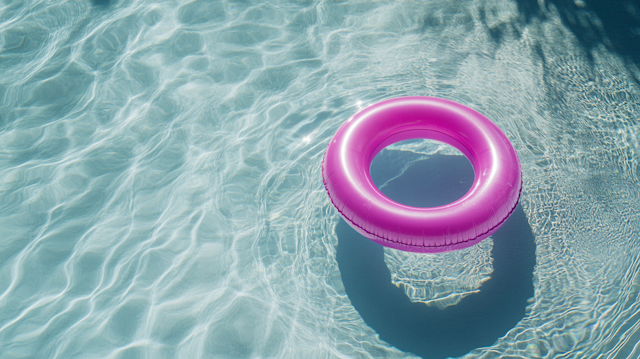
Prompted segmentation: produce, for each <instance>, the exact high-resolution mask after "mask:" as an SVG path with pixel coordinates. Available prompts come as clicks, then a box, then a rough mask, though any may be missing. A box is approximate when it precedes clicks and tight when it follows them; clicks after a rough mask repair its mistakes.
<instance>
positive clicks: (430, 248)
mask: <svg viewBox="0 0 640 359" xmlns="http://www.w3.org/2000/svg"><path fill="white" fill-rule="evenodd" d="M402 101H425V102H436V103H440V104H444V105H446V106H452V107H457V108H458V109H464V110H466V111H468V112H469V113H471V114H472V115H474V116H477V117H478V118H482V119H484V120H483V121H485V122H488V123H489V124H490V126H488V127H492V130H493V131H496V132H498V133H499V134H500V135H501V137H502V139H503V140H504V142H505V144H506V146H507V147H508V150H510V151H511V152H512V153H513V160H514V161H515V163H513V167H514V168H513V170H514V171H517V172H518V173H517V177H519V181H518V183H517V185H518V191H517V195H515V196H513V195H512V196H511V197H510V198H508V199H509V201H508V202H511V206H509V207H510V208H509V209H508V211H507V212H506V215H504V216H503V217H501V218H499V219H498V217H495V218H493V219H498V221H497V222H496V223H495V224H493V225H492V226H491V227H490V228H488V229H486V230H484V231H482V232H481V233H477V228H475V226H474V228H475V230H476V235H475V236H474V237H471V238H468V239H466V240H462V241H458V242H456V243H447V244H437V243H436V244H435V245H416V244H408V243H403V242H400V241H394V240H392V239H388V238H384V237H381V236H379V235H377V234H376V233H374V232H372V231H370V230H367V229H366V228H364V226H363V223H359V222H358V221H356V220H353V219H352V218H350V216H348V215H347V214H345V213H344V212H343V211H342V210H341V209H340V207H339V205H338V203H337V201H335V200H334V196H333V195H332V191H331V189H330V185H329V181H328V178H327V177H326V161H327V153H329V150H330V148H331V145H332V143H333V142H334V139H335V138H336V137H338V134H339V133H340V131H342V130H343V128H345V127H347V126H348V123H349V122H350V121H351V120H353V119H354V118H357V117H359V116H365V115H366V113H367V112H368V111H371V109H373V108H375V107H381V106H384V105H387V104H391V105H393V103H395V102H402ZM412 131H414V132H420V131H423V132H439V131H437V130H436V131H434V130H427V129H424V130H412ZM400 132H403V131H398V132H395V133H393V132H391V135H389V136H388V137H386V138H385V139H384V140H382V141H379V142H377V143H370V145H372V146H373V145H375V146H376V149H375V150H373V151H371V156H370V158H369V159H367V160H366V161H367V162H366V164H367V165H368V166H369V165H370V164H371V160H373V157H375V155H376V154H377V153H378V152H379V151H380V150H382V149H383V148H384V147H386V146H388V145H391V144H392V143H395V142H398V141H401V140H402V139H409V138H429V139H437V140H439V141H440V142H444V143H447V144H449V145H451V146H453V147H455V148H457V149H458V150H460V151H461V152H462V153H463V154H464V155H465V156H466V157H467V159H468V160H469V161H470V162H471V163H472V165H473V168H474V172H475V173H476V178H475V180H474V184H473V185H472V188H471V189H470V190H469V192H468V193H467V194H465V195H464V196H463V197H462V198H460V199H458V200H456V201H454V202H453V203H452V204H457V203H464V201H465V199H467V197H470V193H471V192H473V190H474V188H476V187H478V181H479V175H478V173H479V172H480V171H482V170H483V168H482V167H480V168H478V166H477V163H476V161H477V158H474V157H473V156H472V155H470V152H472V151H471V150H469V149H467V148H466V146H465V145H464V144H462V143H461V142H459V141H458V139H457V138H456V137H455V136H454V135H451V134H443V135H444V137H443V138H438V136H435V137H434V136H431V135H427V136H405V137H406V138H401V139H398V140H392V141H388V140H389V139H390V138H392V137H394V136H396V135H398V134H399V133H400ZM401 137H402V136H401ZM447 137H449V139H450V140H453V141H449V140H447ZM483 152H484V151H483ZM499 164H500V165H503V166H504V163H501V162H500V163H499ZM366 176H367V178H368V179H369V181H370V184H371V185H372V186H373V187H374V189H375V191H376V192H377V195H379V196H382V197H384V198H385V199H386V200H387V201H389V202H390V203H393V204H395V205H397V206H398V208H403V209H405V210H406V209H407V208H408V209H413V210H415V211H420V210H424V208H418V207H409V206H405V205H402V204H399V203H396V202H394V201H392V200H390V199H388V198H387V197H386V196H384V195H383V194H382V193H381V192H380V191H379V190H378V189H377V187H375V185H373V181H371V180H370V174H369V171H368V167H367V171H366ZM322 179H323V184H324V187H325V190H326V191H327V194H328V196H329V199H330V201H331V203H332V205H333V206H334V207H335V208H336V209H337V210H338V212H339V213H340V215H341V216H342V217H343V218H344V219H345V221H346V222H347V223H349V225H350V226H351V227H353V228H354V229H355V230H356V231H357V232H359V233H360V234H362V235H363V236H365V237H367V238H368V239H370V240H373V241H374V242H376V243H379V244H381V245H383V246H386V247H390V248H394V249H399V250H403V251H408V252H420V253H438V252H447V251H454V250H460V249H464V248H468V247H471V246H473V245H475V244H477V243H479V242H480V241H482V240H483V239H486V238H488V237H489V236H491V235H492V234H493V233H495V232H496V231H497V230H498V229H499V228H500V227H501V226H502V224H504V222H505V221H506V220H507V219H508V218H509V216H510V215H511V214H512V213H513V211H514V210H515V209H516V207H517V205H518V202H519V200H520V196H521V193H522V186H523V178H522V171H521V168H520V163H519V159H518V157H517V153H516V151H515V149H514V148H513V146H512V145H511V143H510V142H509V140H508V139H507V137H506V135H504V133H503V132H502V131H501V130H500V129H499V128H498V127H497V126H496V125H495V124H493V122H491V121H490V120H488V119H487V118H486V117H484V116H483V115H482V114H480V113H478V112H477V111H475V110H473V109H471V108H468V107H466V106H464V105H461V104H459V103H456V102H454V101H450V100H445V99H441V98H435V97H424V96H412V97H400V98H394V99H390V100H385V101H382V102H379V103H376V104H374V105H371V106H369V107H367V108H365V109H363V110H361V111H359V112H358V113H356V114H355V115H354V116H352V117H351V118H350V119H349V120H347V122H345V123H344V124H343V125H342V126H341V128H340V129H339V130H338V132H336V135H334V137H333V138H332V140H331V142H330V143H329V144H328V145H327V150H326V151H325V153H324V155H323V159H322ZM485 186H487V185H485ZM452 204H448V205H445V206H441V207H433V208H430V209H435V210H437V209H438V208H444V207H446V206H450V205H452ZM507 205H508V203H502V204H501V208H502V209H506V206H507ZM343 207H344V206H343ZM374 210H375V208H374ZM495 212H496V211H495V210H494V213H495ZM474 223H475V222H474ZM364 224H366V223H364ZM383 231H385V232H387V234H391V235H394V234H395V235H398V236H399V234H398V233H393V231H392V230H389V229H383ZM424 241H427V242H428V241H429V238H423V243H424Z"/></svg>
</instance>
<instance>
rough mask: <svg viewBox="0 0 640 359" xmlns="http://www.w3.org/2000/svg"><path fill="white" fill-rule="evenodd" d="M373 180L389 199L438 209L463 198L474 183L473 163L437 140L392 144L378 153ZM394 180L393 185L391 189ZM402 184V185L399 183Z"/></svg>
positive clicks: (409, 204)
mask: <svg viewBox="0 0 640 359" xmlns="http://www.w3.org/2000/svg"><path fill="white" fill-rule="evenodd" d="M369 171H370V174H371V179H372V180H373V183H374V184H375V185H376V187H378V189H379V190H380V191H381V192H382V193H383V194H384V195H385V196H387V197H389V198H390V199H392V200H394V201H396V202H398V203H401V204H404V205H407V206H412V207H438V206H443V205H446V204H449V203H451V202H454V201H456V200H457V199H459V198H461V197H462V196H464V195H465V194H466V193H467V192H468V191H469V189H470V188H471V186H472V185H473V181H474V171H473V167H472V166H471V163H470V162H469V160H468V159H467V157H465V156H464V155H463V154H462V153H461V152H460V151H458V150H457V149H456V148H454V147H452V146H449V145H447V144H445V143H442V142H439V141H435V140H425V139H413V140H404V141H400V142H396V143H393V144H391V145H389V146H387V147H385V148H384V149H383V150H382V151H380V153H378V154H377V155H376V156H375V158H374V159H373V161H372V162H371V166H370V168H369ZM391 181H394V186H388V187H387V184H389V183H390V182H391ZM398 181H399V182H398Z"/></svg>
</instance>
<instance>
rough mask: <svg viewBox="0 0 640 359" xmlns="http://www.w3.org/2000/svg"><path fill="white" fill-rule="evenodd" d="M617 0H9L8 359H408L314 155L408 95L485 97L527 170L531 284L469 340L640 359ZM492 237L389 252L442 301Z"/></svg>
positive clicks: (1, 89) (503, 348)
mask: <svg viewBox="0 0 640 359" xmlns="http://www.w3.org/2000/svg"><path fill="white" fill-rule="evenodd" d="M607 4H608V2H604V1H599V0H584V1H575V2H562V1H547V2H545V4H542V3H539V2H536V1H529V0H489V1H477V0H463V1H456V2H455V3H454V2H442V1H422V0H420V1H418V0H403V1H382V0H380V1H364V0H346V1H293V0H291V1H290V0H276V1H270V2H246V1H232V0H220V1H209V0H206V1H205V0H195V1H189V0H186V1H162V0H160V1H147V0H138V1H133V0H110V1H94V0H68V1H42V0H33V1H4V2H0V29H1V31H0V74H1V75H2V76H0V358H2V359H4V358H65V359H66V358H258V357H261V358H379V357H386V358H406V357H414V354H411V352H410V351H407V352H404V351H402V349H403V348H404V347H401V346H398V347H394V346H393V343H391V340H390V339H389V342H386V341H385V340H386V339H385V336H384V335H382V334H380V335H378V333H376V332H375V330H374V328H372V327H370V326H369V325H368V324H367V321H366V320H365V319H366V318H365V319H363V316H362V315H360V314H359V312H358V311H357V310H356V308H354V305H353V304H354V303H352V301H351V299H350V297H349V294H348V291H346V290H345V283H343V281H342V274H341V272H340V268H339V265H338V262H337V260H336V246H337V245H338V235H337V233H336V231H338V230H339V227H337V226H338V223H339V217H338V214H337V212H336V211H335V210H334V209H333V208H332V206H331V204H330V201H329V199H328V198H327V196H326V194H325V192H324V188H323V185H322V180H321V170H320V164H321V159H322V154H323V152H324V150H325V148H326V145H327V143H328V142H329V140H330V138H331V136H332V135H333V134H334V133H335V131H336V130H337V129H338V128H339V126H340V125H341V124H342V123H343V122H344V121H346V120H347V119H348V118H349V117H350V116H352V115H353V114H354V113H356V112H357V111H358V110H360V109H362V108H364V107H365V106H368V105H371V104H373V103H375V102H377V101H380V100H383V99H388V98H392V97H397V96H406V95H430V96H440V97H445V98H449V99H452V100H455V101H458V102H460V103H462V104H465V105H467V106H470V107H473V108H474V109H476V110H478V111H480V112H481V113H483V114H485V115H486V116H487V117H488V118H490V119H491V120H492V121H494V122H495V123H496V124H497V125H498V126H499V127H500V128H501V129H502V130H503V131H504V132H505V133H506V135H507V136H508V137H509V139H510V140H511V141H512V142H513V144H514V147H515V148H516V150H517V151H518V154H519V156H520V160H521V162H522V168H523V175H524V188H523V195H522V199H521V205H522V211H523V215H524V218H526V221H527V223H528V225H529V226H530V229H531V233H532V235H533V238H534V242H535V259H536V265H535V267H534V270H533V280H532V281H531V282H530V283H526V284H527V285H529V284H531V285H533V288H534V292H533V297H532V299H531V300H530V302H528V304H527V306H526V308H525V312H524V314H523V315H522V316H521V318H518V320H517V322H515V324H512V326H511V327H510V328H508V330H506V332H504V333H503V334H501V335H502V336H498V335H494V336H493V337H492V338H493V339H491V340H489V341H487V342H483V343H482V344H481V345H482V346H481V347H474V348H471V347H469V350H471V352H470V353H469V354H466V355H467V356H468V357H474V358H475V357H480V358H497V357H501V356H502V357H518V358H536V357H568V358H569V357H571V358H599V357H630V358H634V357H638V356H639V355H640V353H638V350H639V349H638V348H636V343H637V342H638V340H640V321H638V317H639V314H638V313H640V311H639V310H640V302H639V301H638V299H637V298H638V285H637V283H638V270H639V263H638V258H640V256H639V254H640V253H639V250H640V249H639V248H640V246H638V242H639V241H638V239H639V238H640V236H639V229H640V228H639V226H638V223H640V222H639V218H638V216H639V215H638V214H639V213H640V203H639V198H640V197H639V194H638V191H639V187H638V184H639V179H638V175H639V170H638V162H639V161H638V160H639V157H638V154H639V149H638V146H639V144H638V133H640V127H639V124H638V119H639V118H640V105H639V104H640V88H639V86H638V83H639V81H638V79H639V78H640V76H639V74H640V70H639V64H640V63H639V60H638V50H637V49H638V48H640V47H638V46H635V43H634V41H636V40H637V39H638V35H637V31H636V30H637V28H638V23H639V21H640V20H638V17H637V16H636V15H637V14H638V6H637V4H636V2H633V1H622V2H620V4H613V5H607ZM543 5H544V6H543ZM616 15H619V16H616ZM401 149H402V150H403V151H409V152H414V153H416V154H418V155H420V156H423V155H424V156H431V155H435V154H439V155H443V153H441V151H440V150H439V149H438V150H436V151H435V152H434V151H432V150H430V149H425V148H420V147H419V146H417V147H416V146H415V145H412V146H408V147H402V148H401ZM447 155H448V154H447ZM494 240H495V241H494ZM497 241H498V239H497V238H492V239H488V240H487V241H483V242H484V243H485V244H486V245H485V244H481V245H479V246H476V247H477V248H474V249H473V250H471V251H468V252H459V253H454V254H452V255H451V257H449V256H440V257H428V256H423V257H419V256H417V257H416V256H404V255H403V254H402V255H401V254H397V253H395V252H391V251H388V250H386V249H385V253H384V263H385V264H386V267H387V268H388V270H389V273H390V277H391V279H390V280H391V281H392V283H394V284H397V285H399V286H400V287H401V289H404V293H405V295H408V297H410V299H411V300H412V302H411V303H413V304H415V305H424V306H425V307H427V308H428V309H427V310H431V309H434V307H435V308H444V309H443V311H446V310H448V309H452V308H455V306H456V305H457V304H456V303H459V304H460V305H462V303H465V302H468V301H471V302H472V298H473V296H474V295H475V293H476V291H477V290H478V288H480V289H479V290H480V291H481V292H482V285H484V284H483V283H486V284H488V283H490V282H491V280H493V279H494V278H492V275H493V271H497V270H498V268H494V267H492V266H493V264H495V263H496V262H495V261H497V260H498V259H496V258H493V257H492V255H493V254H492V253H493V250H494V249H495V248H496V246H497V245H498V243H497ZM492 243H493V244H492ZM463 259H464V262H462V261H463ZM460 263H465V265H464V266H461V265H460ZM429 273H431V274H434V273H435V274H441V273H442V275H431V276H429V275H428V274H429ZM493 283H495V282H493ZM401 289H398V290H399V291H400V292H399V293H400V294H402V292H403V290H401ZM443 295H445V296H447V297H450V298H453V299H452V300H446V301H443ZM434 301H435V302H434ZM438 310H439V309H438ZM380 331H381V333H382V332H383V331H384V329H380ZM494 337H495V338H494ZM492 340H493V341H492ZM489 342H491V343H489ZM434 345H437V343H436V344H434ZM439 349H442V348H434V352H435V351H437V350H439ZM407 350H409V349H407ZM425 350H426V351H425V353H427V352H428V351H429V348H426V349H425ZM458 354H460V355H465V354H464V353H462V352H460V353H456V355H458ZM424 355H425V356H427V354H424Z"/></svg>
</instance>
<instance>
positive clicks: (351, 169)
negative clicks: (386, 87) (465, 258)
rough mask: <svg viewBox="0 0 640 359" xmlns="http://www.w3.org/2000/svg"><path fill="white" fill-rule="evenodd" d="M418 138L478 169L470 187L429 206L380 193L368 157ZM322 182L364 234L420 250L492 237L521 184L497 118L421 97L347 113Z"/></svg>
mask: <svg viewBox="0 0 640 359" xmlns="http://www.w3.org/2000/svg"><path fill="white" fill-rule="evenodd" d="M416 138H424V139H431V140H436V141H440V142H444V143H446V144H448V145H451V146H453V147H455V148H456V149H458V150H459V151H460V152H462V153H463V154H464V155H465V156H466V157H467V158H468V159H469V161H470V162H471V165H472V166H473V169H474V171H475V179H474V182H473V185H472V186H471V189H469V192H467V193H466V194H465V195H464V196H463V197H462V198H460V199H458V200H457V201H455V202H453V203H450V204H447V205H444V206H440V207H431V208H419V207H411V206H406V205H403V204H400V203H397V202H394V201H392V200H391V199H389V198H387V197H386V196H385V195H383V194H382V192H380V190H379V189H378V188H377V187H376V186H375V184H374V183H373V181H372V180H371V174H370V173H369V168H370V166H371V161H372V160H373V158H374V157H375V156H376V155H377V154H378V152H380V151H381V150H382V149H383V148H385V147H387V146H389V145H391V144H393V143H395V142H398V141H402V140H409V139H416ZM322 180H323V182H324V186H325V189H326V191H327V193H328V195H329V198H330V199H331V203H333V205H334V206H335V207H336V209H337V210H338V212H340V214H341V215H342V217H343V218H344V219H345V220H346V221H347V223H349V224H350V225H351V226H352V227H353V228H354V229H355V230H356V231H358V232H359V233H361V234H362V235H363V236H365V237H367V238H369V239H371V240H373V241H374V242H377V243H379V244H381V245H383V246H387V247H391V248H396V249H401V250H404V251H410V252H425V253H436V252H446V251H453V250H458V249H462V248H467V247H470V246H472V245H474V244H476V243H478V242H480V241H481V240H483V239H485V238H487V237H489V236H490V235H491V234H493V233H494V232H495V231H497V230H498V228H499V227H500V226H501V225H502V224H503V223H504V222H505V221H506V220H507V218H508V217H509V215H510V214H511V213H512V212H513V210H514V209H515V207H516V205H517V204H518V200H519V199H520V191H521V190H522V171H521V169H520V161H519V160H518V156H517V154H516V151H515V150H514V148H513V146H512V145H511V143H510V142H509V139H507V136H505V135H504V133H502V131H500V129H499V128H498V127H497V126H496V125H495V124H493V123H492V122H491V121H489V119H487V118H486V117H484V116H483V115H481V114H480V113H478V112H476V111H474V110H472V109H470V108H468V107H466V106H463V105H460V104H459V103H456V102H453V101H449V100H444V99H440V98H434V97H418V96H416V97H401V98H396V99H391V100H386V101H382V102H380V103H377V104H375V105H373V106H370V107H367V108H366V109H364V110H362V111H360V112H358V113H357V114H356V115H355V116H353V117H351V118H350V119H348V120H347V122H345V123H344V124H343V125H342V126H341V127H340V129H338V132H337V133H336V134H335V136H333V139H332V140H331V142H330V143H329V146H328V148H327V151H326V152H325V154H324V159H323V162H322ZM416 190H419V188H417V189H416Z"/></svg>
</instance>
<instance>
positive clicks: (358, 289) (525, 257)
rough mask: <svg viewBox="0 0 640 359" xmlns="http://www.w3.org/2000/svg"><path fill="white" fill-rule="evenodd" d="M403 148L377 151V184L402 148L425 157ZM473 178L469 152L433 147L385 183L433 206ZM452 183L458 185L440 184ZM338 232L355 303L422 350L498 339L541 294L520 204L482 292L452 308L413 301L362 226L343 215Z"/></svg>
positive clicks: (388, 337) (396, 338)
mask: <svg viewBox="0 0 640 359" xmlns="http://www.w3.org/2000/svg"><path fill="white" fill-rule="evenodd" d="M399 152H403V151H383V152H381V154H379V155H378V156H377V157H376V159H375V161H376V162H377V163H375V162H374V164H375V165H376V166H375V167H376V168H380V169H381V170H379V169H376V168H373V167H372V170H371V175H372V178H373V179H374V182H375V183H376V184H381V183H385V182H386V180H387V179H389V178H391V177H392V176H393V175H396V174H397V173H398V172H399V171H398V169H399V168H400V167H398V166H399V165H398V164H399V163H400V162H399V161H398V158H397V156H398V155H400V156H403V158H404V159H405V160H406V158H407V157H406V156H409V158H408V160H409V161H411V160H412V159H417V158H418V157H417V156H418V155H416V154H413V153H411V152H404V153H402V154H399ZM411 156H414V157H411ZM385 169H388V170H386V171H385ZM394 169H395V170H396V171H395V172H396V173H395V174H394V173H393V172H394ZM469 171H470V173H469ZM434 173H437V175H434ZM461 178H463V179H464V180H462V181H461ZM469 181H471V182H473V169H472V168H471V165H470V164H469V162H468V160H467V159H466V158H465V157H463V156H445V155H432V156H429V157H428V158H427V159H424V160H419V161H417V162H415V163H413V164H412V165H411V166H410V167H409V168H408V169H407V170H406V171H404V173H403V174H402V175H400V176H399V177H397V178H394V179H392V180H390V181H389V182H388V183H387V184H386V186H385V187H384V188H382V189H381V190H382V192H383V193H385V195H387V196H389V197H391V198H392V199H394V200H396V201H400V202H401V203H405V204H411V205H414V206H423V207H427V206H431V207H432V206H436V205H441V204H444V203H449V202H452V201H453V200H455V199H457V198H460V197H461V196H462V195H464V193H466V191H467V190H468V189H469V187H470V184H469V183H468V182H469ZM456 184H457V185H456ZM447 186H449V187H451V186H454V187H456V188H452V189H451V191H442V190H440V191H438V190H437V189H442V188H445V187H447ZM445 192H447V193H445ZM424 193H428V195H424ZM452 194H453V195H454V197H453V198H451V196H452ZM456 196H457V197H456ZM407 201H412V203H407ZM443 201H444V202H443ZM434 203H436V204H434ZM336 234H337V236H338V247H337V254H336V257H337V261H338V266H339V268H340V272H341V275H342V281H343V283H344V287H345V290H346V293H347V295H348V296H349V299H350V300H351V303H352V304H353V306H354V307H355V309H356V310H357V311H358V313H360V316H361V317H362V318H363V319H364V321H365V322H366V323H367V325H369V326H370V327H371V328H373V329H374V330H375V331H376V332H377V333H378V335H379V336H380V339H382V340H384V341H385V342H387V343H389V344H391V345H393V346H395V347H396V348H398V349H400V350H402V351H405V352H411V353H414V354H416V355H418V356H421V357H423V358H429V359H431V358H447V357H457V356H462V355H465V354H467V353H469V352H470V351H471V350H473V349H476V348H479V347H486V346H491V345H492V344H494V343H495V342H496V340H498V339H499V338H500V337H502V336H504V335H505V334H506V333H507V332H508V331H509V330H510V329H512V328H513V327H514V326H515V325H516V324H517V323H518V322H519V321H520V320H522V319H523V317H524V315H525V309H526V307H527V304H528V300H529V298H531V297H533V295H534V289H533V281H532V280H533V270H534V266H535V249H536V248H535V243H534V236H533V233H532V231H531V227H530V226H529V223H528V222H527V218H526V216H525V214H524V211H523V210H522V207H521V206H520V205H518V207H517V208H516V210H515V211H514V213H513V214H512V215H511V217H510V218H509V219H508V220H507V221H506V222H505V224H504V225H503V226H502V227H501V228H500V229H499V230H498V231H497V232H496V233H495V234H494V235H493V236H492V238H493V243H494V244H493V250H492V252H491V255H492V257H493V273H492V274H491V278H490V279H489V280H487V281H485V282H484V283H483V284H482V285H481V287H480V291H479V292H477V293H474V294H471V295H468V296H467V297H465V298H463V299H462V300H461V301H460V302H459V303H458V304H456V305H452V306H449V307H447V308H445V309H438V308H435V307H430V306H427V305H426V304H424V303H415V302H411V301H410V300H409V298H408V297H407V296H406V295H405V293H404V290H403V289H402V288H398V287H396V286H395V285H394V284H392V283H391V273H390V272H389V269H388V268H387V266H386V264H385V262H384V250H383V247H382V246H380V245H379V244H376V243H374V242H372V241H370V240H368V239H366V238H365V237H363V236H362V235H360V234H359V233H357V232H356V231H355V230H353V229H352V228H351V227H350V226H349V225H348V224H347V223H346V222H345V221H344V220H342V219H341V220H340V222H339V224H338V225H337V227H336Z"/></svg>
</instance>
